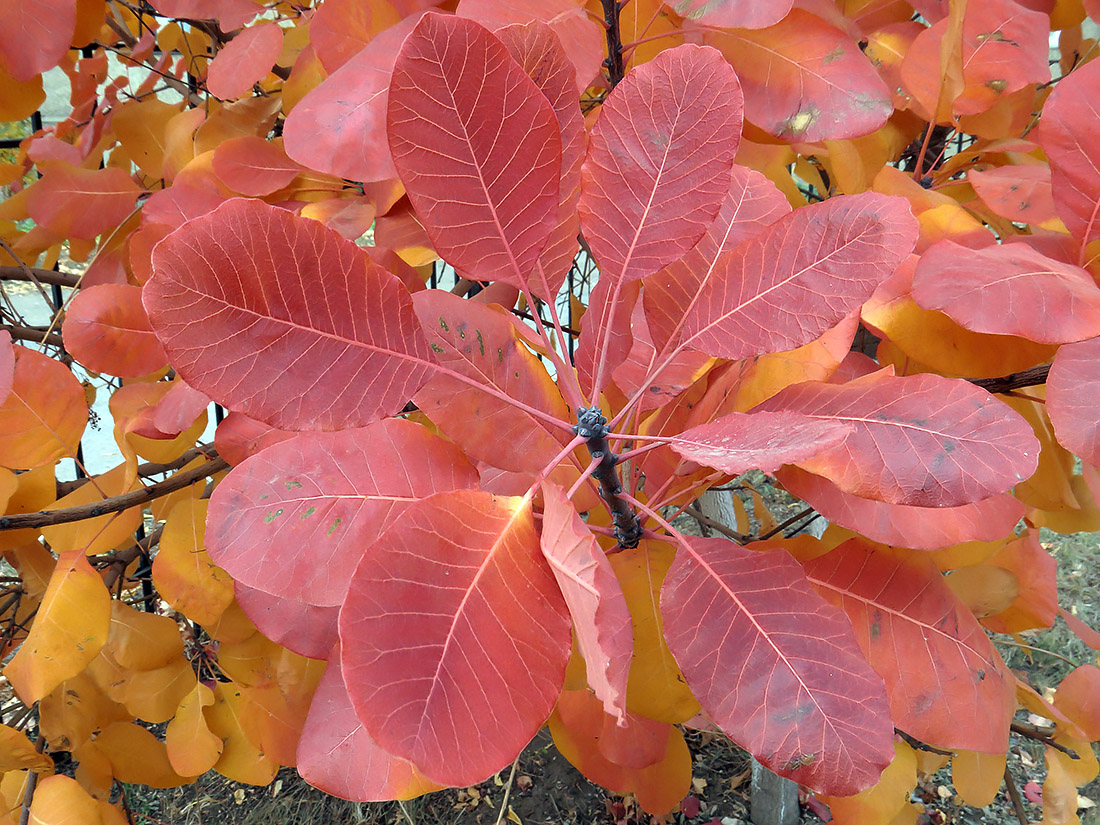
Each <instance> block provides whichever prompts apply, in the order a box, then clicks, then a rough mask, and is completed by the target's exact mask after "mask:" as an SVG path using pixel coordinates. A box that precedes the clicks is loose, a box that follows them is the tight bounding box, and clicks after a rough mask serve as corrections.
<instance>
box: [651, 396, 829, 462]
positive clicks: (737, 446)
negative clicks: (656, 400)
mask: <svg viewBox="0 0 1100 825" xmlns="http://www.w3.org/2000/svg"><path fill="white" fill-rule="evenodd" d="M849 432H851V426H850V425H849V424H846V423H844V422H841V421H827V420H825V419H814V418H808V417H807V416H804V415H799V414H797V413H790V412H776V413H769V412H755V413H731V414H730V415H726V416H723V417H722V418H719V419H717V420H716V421H711V422H710V423H709V424H703V425H702V426H699V427H692V428H691V429H690V430H686V431H685V432H683V433H681V434H680V435H678V436H674V437H673V438H672V440H671V444H672V449H674V450H675V451H676V452H678V453H679V454H680V455H682V456H683V457H684V458H687V459H690V460H691V461H695V462H698V463H699V464H702V465H704V466H706V467H713V468H714V469H716V470H721V471H722V472H724V473H730V474H731V475H735V476H736V475H741V473H744V472H748V471H749V470H752V469H754V468H755V469H759V470H763V471H764V472H765V473H772V472H775V470H776V469H778V468H779V466H780V465H782V464H793V463H795V462H797V461H804V460H805V459H807V458H810V457H811V456H814V455H816V454H817V453H819V452H821V451H822V450H825V449H828V448H829V447H835V446H836V445H837V444H839V443H840V442H841V441H843V440H844V438H845V437H846V436H847V435H848V433H849Z"/></svg>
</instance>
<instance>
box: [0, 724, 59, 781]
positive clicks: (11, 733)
mask: <svg viewBox="0 0 1100 825" xmlns="http://www.w3.org/2000/svg"><path fill="white" fill-rule="evenodd" d="M24 769H27V770H32V771H37V772H39V773H53V760H52V759H50V757H48V756H46V754H44V753H39V752H38V751H37V750H35V748H34V742H32V741H31V740H30V739H28V738H27V737H26V735H25V734H24V733H23V732H22V731H18V730H16V729H15V728H10V727H8V726H7V725H0V773H2V772H4V771H21V770H24Z"/></svg>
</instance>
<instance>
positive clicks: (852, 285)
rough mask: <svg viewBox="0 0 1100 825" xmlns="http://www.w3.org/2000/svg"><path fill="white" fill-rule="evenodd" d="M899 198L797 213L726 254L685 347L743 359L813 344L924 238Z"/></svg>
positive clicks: (848, 199) (692, 315)
mask: <svg viewBox="0 0 1100 825" xmlns="http://www.w3.org/2000/svg"><path fill="white" fill-rule="evenodd" d="M917 231H918V226H917V221H916V219H915V218H914V217H913V216H912V213H911V212H910V210H909V205H908V204H907V203H906V202H905V201H904V200H902V199H900V198H896V197H891V196H887V195H878V194H873V193H867V194H862V195H846V196H839V197H835V198H829V199H828V200H827V201H825V202H824V203H820V204H814V205H811V206H807V207H803V208H802V209H798V210H795V211H794V212H792V213H791V214H789V215H787V216H785V217H783V218H780V219H779V220H778V221H776V222H775V223H773V224H772V225H771V226H769V227H768V228H767V229H765V230H764V231H763V232H761V233H760V234H759V235H757V236H756V237H755V238H752V239H750V240H748V241H746V242H745V243H743V244H741V245H740V246H739V247H737V248H735V249H733V250H731V251H730V252H727V253H725V254H724V255H722V256H721V258H719V260H718V262H717V263H716V264H715V265H714V268H713V272H712V274H711V275H710V277H709V278H708V279H707V280H706V281H705V282H704V283H703V284H702V286H701V289H700V291H699V293H698V298H697V299H696V300H695V302H694V304H692V305H691V307H690V308H689V309H688V313H687V316H686V317H685V319H684V329H683V338H682V340H681V346H685V347H691V348H692V349H697V350H701V351H703V352H706V353H708V354H709V355H717V356H719V357H722V358H746V357H748V356H751V355H759V354H762V353H768V352H780V351H782V350H788V349H794V348H795V347H800V346H802V345H803V344H808V343H809V342H810V341H812V340H814V339H815V338H817V337H818V336H820V335H821V334H822V333H824V332H825V331H826V330H827V329H829V328H830V327H833V326H835V325H836V324H838V323H839V322H840V321H841V319H842V318H844V316H846V315H847V314H848V313H849V312H851V311H852V310H853V309H855V308H856V307H858V306H859V305H860V304H862V303H863V302H864V301H866V300H867V299H868V298H869V297H870V296H871V293H872V292H873V291H874V289H875V287H876V286H878V285H879V283H881V282H882V281H883V280H885V279H886V278H887V277H888V276H890V275H891V274H893V272H894V270H895V269H896V268H897V267H898V264H900V263H901V261H902V260H904V258H905V256H907V255H908V254H909V253H910V252H911V251H912V250H913V246H914V244H915V243H916V240H917Z"/></svg>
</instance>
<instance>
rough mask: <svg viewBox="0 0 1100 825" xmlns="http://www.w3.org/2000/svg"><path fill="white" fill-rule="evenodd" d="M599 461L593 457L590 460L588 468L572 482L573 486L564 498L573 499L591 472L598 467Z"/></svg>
mask: <svg viewBox="0 0 1100 825" xmlns="http://www.w3.org/2000/svg"><path fill="white" fill-rule="evenodd" d="M600 461H601V459H600V458H598V457H595V456H593V458H592V460H591V461H590V462H588V467H587V468H586V469H585V470H584V471H583V472H582V473H581V475H580V478H578V479H577V480H576V481H575V482H573V486H572V487H570V488H569V492H568V493H566V495H565V497H566V498H573V496H575V495H576V494H577V490H579V489H580V488H581V487H582V486H583V485H584V483H585V482H586V481H588V479H590V478H591V477H592V473H593V471H594V470H595V469H596V468H597V467H598V466H600Z"/></svg>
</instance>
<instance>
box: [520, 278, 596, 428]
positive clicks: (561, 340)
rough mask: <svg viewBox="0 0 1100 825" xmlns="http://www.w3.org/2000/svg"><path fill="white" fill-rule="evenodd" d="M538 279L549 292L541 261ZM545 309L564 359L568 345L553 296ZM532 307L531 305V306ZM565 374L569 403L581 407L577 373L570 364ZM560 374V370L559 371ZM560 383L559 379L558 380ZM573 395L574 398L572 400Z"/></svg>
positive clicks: (547, 292)
mask: <svg viewBox="0 0 1100 825" xmlns="http://www.w3.org/2000/svg"><path fill="white" fill-rule="evenodd" d="M538 272H539V279H540V280H541V281H542V289H543V292H544V293H545V294H547V295H549V293H550V280H549V279H548V278H547V277H546V270H545V269H543V267H542V261H539V262H538ZM546 308H547V311H549V313H550V321H551V322H552V323H553V324H554V334H555V335H556V336H557V339H558V349H559V350H560V351H561V357H562V360H563V361H564V360H565V357H566V353H568V352H569V347H568V345H567V344H566V341H565V330H564V329H563V328H562V324H561V318H560V317H559V316H558V308H557V306H556V301H555V299H554V297H550V298H548V299H547V301H546ZM532 309H533V307H532ZM565 372H566V373H567V376H566V378H565V383H566V387H567V389H568V391H569V392H568V396H569V397H570V401H569V403H570V404H571V405H572V406H573V408H574V409H577V408H579V407H582V406H583V405H584V402H583V400H582V399H583V397H584V393H582V392H581V382H580V381H579V380H578V379H577V374H576V372H575V370H574V369H573V367H572V365H570V366H569V367H568V368H566V369H565ZM559 375H560V372H559ZM559 384H560V381H559ZM574 397H575V400H574Z"/></svg>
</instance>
